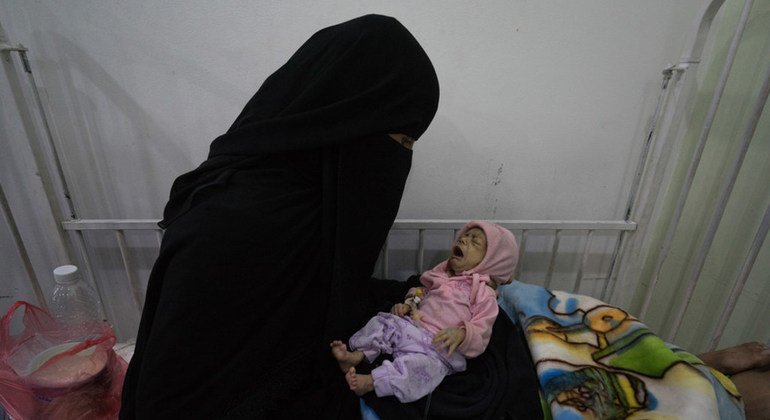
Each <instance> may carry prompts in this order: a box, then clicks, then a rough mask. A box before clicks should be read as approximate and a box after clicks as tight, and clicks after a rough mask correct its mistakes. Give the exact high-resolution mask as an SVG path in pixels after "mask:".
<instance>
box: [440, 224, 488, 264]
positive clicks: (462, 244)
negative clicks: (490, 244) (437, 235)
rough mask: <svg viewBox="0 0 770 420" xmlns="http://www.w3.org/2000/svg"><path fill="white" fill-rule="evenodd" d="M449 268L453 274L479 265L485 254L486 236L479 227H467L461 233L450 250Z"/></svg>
mask: <svg viewBox="0 0 770 420" xmlns="http://www.w3.org/2000/svg"><path fill="white" fill-rule="evenodd" d="M451 253H452V255H451V256H450V257H449V269H450V270H451V271H452V273H454V274H459V273H462V272H463V271H466V270H470V269H471V268H473V267H475V266H477V265H479V263H480V262H481V260H483V259H484V255H486V254H487V236H486V235H484V231H483V230H481V229H479V228H472V229H469V230H468V231H467V232H465V233H464V234H462V236H460V237H459V238H457V241H455V243H454V246H452V250H451Z"/></svg>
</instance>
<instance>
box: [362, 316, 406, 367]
mask: <svg viewBox="0 0 770 420" xmlns="http://www.w3.org/2000/svg"><path fill="white" fill-rule="evenodd" d="M410 326H411V327H412V328H414V326H412V325H411V324H409V321H407V320H405V319H403V318H399V317H397V316H395V315H391V314H388V313H380V314H378V315H376V316H374V317H373V318H372V319H370V320H369V322H367V323H366V325H365V326H364V327H363V328H361V329H360V330H358V332H356V333H355V334H353V336H352V337H350V341H349V342H350V348H351V349H353V350H359V351H361V352H363V354H364V357H366V360H367V361H369V362H372V361H374V360H375V359H376V358H377V357H378V356H379V355H380V353H386V354H393V350H394V343H393V342H394V340H395V339H396V338H397V336H398V335H400V332H401V330H402V329H403V328H407V327H410Z"/></svg>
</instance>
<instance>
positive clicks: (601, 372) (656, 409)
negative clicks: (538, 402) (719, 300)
mask: <svg viewBox="0 0 770 420" xmlns="http://www.w3.org/2000/svg"><path fill="white" fill-rule="evenodd" d="M499 290H500V298H499V303H500V306H501V307H502V308H503V310H504V311H505V312H506V313H507V315H508V316H509V317H510V318H511V319H512V320H513V321H514V322H519V323H520V324H521V326H522V328H523V329H524V331H525V334H526V336H527V341H528V343H529V347H530V350H531V352H532V358H533V359H534V362H535V367H536V368H537V374H538V379H539V381H540V386H541V391H542V398H543V400H544V406H546V407H548V408H549V409H550V411H551V414H552V416H553V418H554V419H560V420H561V419H569V420H572V419H582V418H587V419H623V418H627V419H653V418H656V419H657V418H665V419H670V418H681V419H698V420H706V419H718V418H722V419H741V418H744V413H743V403H742V402H741V399H740V396H739V394H738V391H737V389H736V388H735V386H734V385H733V383H732V382H731V381H730V380H729V379H728V378H727V377H726V376H724V375H722V374H721V373H720V372H718V371H716V370H714V369H711V368H709V367H708V366H706V365H704V364H703V362H701V361H700V360H699V359H698V358H697V357H695V356H694V355H692V354H690V353H687V352H686V351H683V350H681V349H678V348H676V347H674V346H671V345H667V344H666V343H664V342H663V341H662V340H661V339H660V338H659V337H658V336H656V335H655V334H654V333H653V332H652V331H650V330H649V329H648V328H647V327H646V326H645V325H644V324H642V323H641V322H639V320H637V319H636V318H634V317H633V316H631V315H629V314H628V313H627V312H625V311H623V310H622V309H620V308H617V307H614V306H611V305H608V304H606V303H604V302H602V301H600V300H598V299H594V298H591V297H588V296H581V295H577V294H573V293H568V292H560V291H556V290H549V289H545V288H543V287H541V286H536V285H530V284H524V283H521V282H517V281H514V282H513V283H511V284H509V285H506V286H502V287H501V288H500V289H499Z"/></svg>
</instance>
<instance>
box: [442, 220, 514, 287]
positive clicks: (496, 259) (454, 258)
mask: <svg viewBox="0 0 770 420" xmlns="http://www.w3.org/2000/svg"><path fill="white" fill-rule="evenodd" d="M518 260H519V245H518V244H517V243H516V238H515V237H514V236H513V233H511V231H509V230H508V229H506V228H504V227H502V226H500V225H497V224H495V223H490V222H483V221H476V220H474V221H471V222H468V223H467V224H466V225H465V226H463V228H462V229H461V230H460V232H459V233H458V234H457V238H456V239H455V242H454V244H453V246H452V249H451V255H450V257H449V261H448V263H447V264H448V267H449V269H450V270H452V272H453V273H455V274H460V273H462V272H468V271H471V272H475V273H480V274H486V275H488V276H489V277H490V278H491V279H492V280H493V281H494V282H495V283H496V284H498V285H500V284H507V283H510V282H511V280H512V276H513V270H514V269H515V268H516V263H517V262H518Z"/></svg>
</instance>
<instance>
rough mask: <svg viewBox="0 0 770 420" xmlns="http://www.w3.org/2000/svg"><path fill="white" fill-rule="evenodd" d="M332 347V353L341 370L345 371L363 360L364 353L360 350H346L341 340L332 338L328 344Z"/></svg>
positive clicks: (346, 347)
mask: <svg viewBox="0 0 770 420" xmlns="http://www.w3.org/2000/svg"><path fill="white" fill-rule="evenodd" d="M329 346H330V347H331V348H332V355H333V356H334V358H335V359H337V363H339V365H340V369H342V371H343V372H345V373H347V371H348V370H349V369H350V368H352V367H353V366H358V364H359V363H361V361H362V360H364V353H363V352H361V351H358V350H356V351H352V352H350V351H348V346H346V345H345V343H343V342H342V341H339V340H334V341H332V342H331V344H329Z"/></svg>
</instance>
